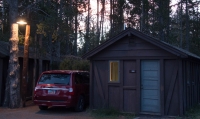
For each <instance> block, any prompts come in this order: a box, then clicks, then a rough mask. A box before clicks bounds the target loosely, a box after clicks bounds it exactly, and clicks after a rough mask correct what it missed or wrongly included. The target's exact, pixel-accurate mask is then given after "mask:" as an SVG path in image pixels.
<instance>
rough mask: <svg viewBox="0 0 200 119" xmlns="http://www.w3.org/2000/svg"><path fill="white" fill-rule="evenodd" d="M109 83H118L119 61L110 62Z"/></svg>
mask: <svg viewBox="0 0 200 119" xmlns="http://www.w3.org/2000/svg"><path fill="white" fill-rule="evenodd" d="M110 82H119V61H110Z"/></svg>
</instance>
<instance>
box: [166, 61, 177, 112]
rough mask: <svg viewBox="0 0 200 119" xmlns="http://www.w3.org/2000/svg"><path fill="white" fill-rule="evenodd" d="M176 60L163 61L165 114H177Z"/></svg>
mask: <svg viewBox="0 0 200 119" xmlns="http://www.w3.org/2000/svg"><path fill="white" fill-rule="evenodd" d="M178 68H179V63H178V60H165V79H164V80H165V114H166V115H177V114H178V113H179V85H178V70H179V69H178Z"/></svg>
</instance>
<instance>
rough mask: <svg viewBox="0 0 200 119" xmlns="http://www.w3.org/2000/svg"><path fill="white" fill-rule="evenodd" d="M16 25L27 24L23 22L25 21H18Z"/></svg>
mask: <svg viewBox="0 0 200 119" xmlns="http://www.w3.org/2000/svg"><path fill="white" fill-rule="evenodd" d="M17 23H18V24H27V22H25V21H18V22H17Z"/></svg>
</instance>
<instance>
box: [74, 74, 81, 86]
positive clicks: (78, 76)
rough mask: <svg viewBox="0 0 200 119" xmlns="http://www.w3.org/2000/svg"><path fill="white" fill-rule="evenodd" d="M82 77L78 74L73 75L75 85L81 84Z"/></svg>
mask: <svg viewBox="0 0 200 119" xmlns="http://www.w3.org/2000/svg"><path fill="white" fill-rule="evenodd" d="M81 79H82V76H81V75H80V74H75V84H81V83H82V81H81Z"/></svg>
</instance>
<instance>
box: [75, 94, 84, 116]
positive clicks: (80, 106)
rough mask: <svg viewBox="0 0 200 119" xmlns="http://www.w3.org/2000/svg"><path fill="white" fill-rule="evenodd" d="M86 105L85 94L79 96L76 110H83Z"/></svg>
mask: <svg viewBox="0 0 200 119" xmlns="http://www.w3.org/2000/svg"><path fill="white" fill-rule="evenodd" d="M84 107H85V99H84V97H83V96H80V97H79V100H78V103H77V104H76V107H75V111H77V112H82V111H83V110H84Z"/></svg>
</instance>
